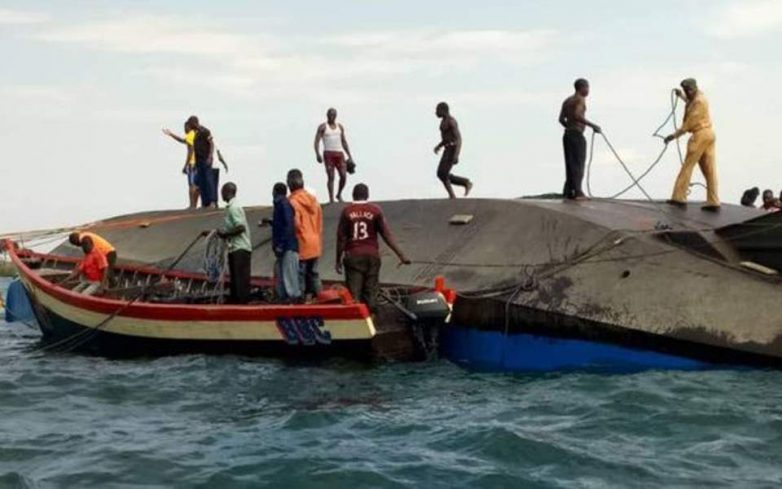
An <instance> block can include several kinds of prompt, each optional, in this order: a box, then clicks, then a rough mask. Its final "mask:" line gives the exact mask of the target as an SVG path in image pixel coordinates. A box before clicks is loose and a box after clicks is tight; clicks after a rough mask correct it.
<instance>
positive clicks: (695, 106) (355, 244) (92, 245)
mask: <svg viewBox="0 0 782 489" xmlns="http://www.w3.org/2000/svg"><path fill="white" fill-rule="evenodd" d="M680 86H681V89H679V88H677V89H675V94H676V96H678V97H679V98H681V99H682V100H684V101H685V102H686V107H685V113H684V120H683V122H682V125H681V127H680V128H679V129H677V130H676V132H674V133H673V134H670V135H669V136H667V137H666V138H665V144H668V143H670V142H671V141H673V140H674V139H677V138H679V137H681V136H682V135H684V134H686V133H690V134H691V137H690V139H689V141H688V143H687V156H686V158H685V160H684V163H683V165H682V167H681V169H680V172H679V175H678V177H677V179H676V184H675V185H674V190H673V194H672V196H671V199H669V200H668V203H669V204H671V205H673V206H677V207H684V206H686V205H687V203H686V198H687V190H688V188H689V184H690V179H691V176H692V171H693V169H694V168H695V165H696V164H697V165H699V166H700V169H701V171H702V173H703V174H704V176H705V178H706V187H707V202H706V205H704V206H703V207H702V209H703V210H705V211H712V212H714V211H718V210H719V209H720V201H719V197H718V196H717V176H716V166H715V140H716V138H715V135H714V131H713V129H712V124H711V117H710V114H709V106H708V102H707V101H706V98H705V97H704V95H703V93H702V92H701V91H700V90H699V88H698V85H697V82H696V81H695V80H694V79H692V78H688V79H685V80H683V81H682V82H681V84H680ZM574 88H575V92H574V93H573V94H572V95H571V96H569V97H568V98H566V99H565V101H564V102H563V103H562V107H561V109H560V113H559V117H558V121H559V123H560V124H561V125H562V126H563V127H564V129H565V132H564V135H563V137H562V145H563V152H564V156H565V186H564V189H563V197H564V198H565V199H571V200H574V201H580V200H587V197H586V195H585V194H584V192H583V190H582V187H581V185H582V180H583V177H584V165H585V160H586V153H587V147H586V139H585V138H584V135H583V133H584V131H585V129H586V128H587V127H589V128H591V129H592V130H593V131H594V132H595V133H598V134H599V133H601V132H602V129H601V128H600V126H598V125H597V124H595V123H593V122H591V121H589V120H588V119H587V118H586V98H587V96H588V95H589V82H587V80H585V79H583V78H579V79H578V80H576V81H575V83H574ZM435 116H436V117H437V118H439V119H440V126H439V129H440V142H439V143H438V144H437V145H436V146H435V147H434V152H435V154H439V153H440V151H441V150H442V156H441V159H440V163H439V165H438V167H437V178H438V179H439V180H440V181H441V182H442V184H443V186H444V187H445V190H446V192H447V193H448V197H449V198H451V199H454V198H456V194H455V193H454V190H453V187H454V186H460V187H463V188H464V195H465V196H467V195H468V194H469V193H470V191H471V190H472V187H473V183H472V181H471V180H470V179H468V178H465V177H460V176H457V175H454V174H453V173H452V170H453V167H454V166H455V165H456V164H458V163H459V156H460V153H461V148H462V135H461V131H460V130H459V125H458V123H457V121H456V119H455V118H454V117H453V115H451V110H450V107H449V106H448V104H447V103H445V102H440V103H439V104H437V107H436V109H435ZM184 131H185V134H184V136H178V135H177V134H174V133H173V132H172V131H170V130H169V129H163V133H164V134H165V135H167V136H169V137H171V138H172V139H174V140H175V141H177V142H180V143H182V144H184V145H185V146H186V148H187V153H186V157H185V164H184V166H183V168H182V172H183V173H184V174H185V175H186V176H187V182H188V200H189V207H190V208H195V207H197V206H198V201H199V199H200V201H201V207H203V208H216V207H217V204H218V202H217V195H216V189H217V186H218V182H219V172H218V170H217V169H215V168H213V162H214V155H215V152H216V153H217V157H218V159H219V160H220V162H221V163H222V164H223V167H224V168H225V170H226V172H227V171H228V167H227V165H226V163H225V161H224V159H223V158H222V155H221V154H220V152H219V150H216V148H215V143H214V138H213V136H212V133H211V131H209V129H207V128H206V127H204V126H203V125H201V123H200V121H199V119H198V117H196V116H191V117H189V118H188V119H187V121H185V124H184ZM313 146H314V150H315V159H316V160H317V162H318V163H319V164H323V165H324V168H325V170H326V177H327V189H328V194H329V203H333V202H334V201H335V199H336V200H337V201H340V202H342V201H343V192H344V190H345V186H346V184H347V175H348V173H353V172H354V171H355V168H356V164H355V162H354V161H353V156H352V154H351V152H350V147H349V145H348V141H347V137H346V132H345V127H344V126H343V125H342V124H341V123H339V122H337V111H336V109H334V108H330V109H328V111H327V112H326V121H325V122H323V123H322V124H320V125H318V127H317V129H316V132H315V140H314V145H313ZM335 175H336V176H338V177H339V180H338V182H337V189H336V194H335V192H334V190H335V189H334V184H335ZM237 190H238V189H237V186H236V184H234V183H232V182H229V183H226V184H225V185H223V187H222V188H221V196H222V199H223V200H224V201H225V203H226V206H225V221H224V224H223V226H222V227H221V228H220V229H218V230H215V231H214V232H216V234H217V235H218V236H219V237H220V238H222V239H224V240H226V242H227V250H228V266H229V269H230V277H231V280H230V287H231V289H230V290H231V292H230V301H231V302H232V303H234V304H245V303H247V301H248V300H249V294H250V269H251V257H252V244H251V243H252V241H251V239H250V227H249V225H248V224H247V218H246V216H245V213H244V210H243V209H242V207H241V206H239V205H238V204H237V203H236V194H237ZM747 192H748V193H749V194H752V195H749V194H748V193H745V195H744V198H742V204H744V205H753V206H754V204H748V203H747V202H749V200H750V198H751V200H752V201H753V202H754V200H755V199H756V198H757V196H758V195H757V194H758V191H757V189H751V190H748V191H747ZM272 199H273V202H274V213H273V218H272V219H271V225H272V249H273V251H274V255H275V257H276V262H275V267H274V270H275V278H276V290H277V297H278V298H279V300H281V301H284V302H291V303H296V302H300V301H305V300H308V299H310V298H313V297H316V296H317V295H318V294H319V293H320V290H321V282H320V274H319V270H318V267H319V260H320V257H321V256H322V254H323V240H322V234H323V211H322V209H321V206H320V203H319V202H318V200H317V198H316V197H315V196H314V195H312V194H311V193H310V192H308V191H307V190H306V189H305V187H304V176H303V174H302V172H301V171H300V170H298V169H292V170H290V171H289V172H288V174H287V179H286V182H285V183H282V182H278V183H276V184H275V185H274V186H273V188H272ZM763 208H765V209H767V210H777V209H779V208H782V204H779V200H778V199H775V198H774V195H773V193H772V192H771V191H770V190H769V191H766V192H764V195H763ZM211 232H213V231H205V232H204V233H205V234H208V233H211ZM379 237H381V238H383V239H384V240H385V241H386V243H387V244H388V245H389V247H390V248H391V249H392V250H393V251H394V253H395V254H396V255H397V257H398V258H399V260H400V261H401V262H402V263H410V260H409V259H408V258H407V256H406V255H405V254H404V253H403V252H402V251H401V250H400V249H399V247H398V246H397V244H396V242H395V241H394V238H393V236H392V234H391V232H390V230H389V227H388V225H387V223H386V220H385V217H384V215H383V211H382V209H381V208H380V207H379V206H378V205H376V204H372V203H370V202H369V187H368V186H367V185H365V184H363V183H359V184H358V185H356V186H355V187H354V188H353V202H352V203H350V204H349V205H347V206H346V207H345V208H344V209H343V211H342V213H341V215H340V221H339V225H338V227H337V247H336V262H335V263H336V272H337V273H340V274H341V273H343V271H344V273H345V278H346V284H347V286H348V289H349V290H350V292H351V294H352V295H353V297H354V298H356V299H358V300H360V301H362V302H364V303H366V304H367V305H368V306H369V307H370V308H374V306H375V303H376V302H375V301H376V297H377V293H378V281H379V272H380V265H381V263H380V253H379V242H378V238H379ZM71 243H72V244H74V245H75V246H80V247H81V248H82V249H83V251H84V253H85V260H84V261H83V263H82V264H81V265H80V267H79V268H78V269H77V270H76V271H75V272H74V277H75V276H78V275H81V278H82V283H81V284H80V286H79V287H78V288H79V290H80V291H83V292H85V293H94V292H95V291H97V290H99V289H100V288H101V286H105V284H106V282H107V277H108V276H110V271H111V268H112V267H113V265H114V262H115V261H116V252H115V251H114V248H113V247H112V246H111V245H110V244H109V243H108V242H106V241H105V240H103V239H102V238H100V237H99V236H96V235H88V234H85V233H82V234H79V233H74V235H72V236H71Z"/></svg>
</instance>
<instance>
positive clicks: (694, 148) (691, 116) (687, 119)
mask: <svg viewBox="0 0 782 489" xmlns="http://www.w3.org/2000/svg"><path fill="white" fill-rule="evenodd" d="M681 87H682V89H681V90H679V89H678V88H677V89H676V95H677V96H678V97H679V98H681V99H682V100H684V101H685V102H686V103H687V106H686V107H685V109H684V122H682V126H681V127H680V128H679V129H678V130H677V131H676V132H675V133H673V134H671V135H669V136H668V137H666V138H665V143H666V144H667V143H670V142H671V141H673V140H674V139H678V138H679V137H681V136H682V135H684V134H685V133H688V132H689V133H690V134H691V136H690V140H689V141H688V142H687V157H686V158H685V159H684V164H683V165H682V167H681V170H679V176H678V177H677V178H676V184H675V185H674V187H673V195H672V196H671V199H670V200H669V201H668V203H669V204H673V205H676V206H679V207H684V206H686V205H687V190H688V189H689V187H690V179H691V178H692V171H693V169H695V164H696V163H697V164H698V165H699V166H700V168H701V173H703V176H704V178H705V179H706V205H704V206H703V207H702V209H703V210H705V211H718V210H719V209H720V199H719V197H718V196H717V168H716V163H715V146H714V143H715V141H716V137H715V136H714V130H713V129H712V126H711V117H710V116H709V103H708V102H707V101H706V97H704V95H703V92H701V91H700V90H698V83H697V82H696V81H695V79H693V78H687V79H686V80H684V81H682V83H681ZM682 90H683V91H684V93H682Z"/></svg>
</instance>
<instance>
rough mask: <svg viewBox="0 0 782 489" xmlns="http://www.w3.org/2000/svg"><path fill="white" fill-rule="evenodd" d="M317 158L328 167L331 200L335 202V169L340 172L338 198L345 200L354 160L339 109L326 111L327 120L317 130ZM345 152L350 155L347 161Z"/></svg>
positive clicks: (328, 185) (327, 175)
mask: <svg viewBox="0 0 782 489" xmlns="http://www.w3.org/2000/svg"><path fill="white" fill-rule="evenodd" d="M321 141H323V154H321V152H320V142H321ZM314 146H315V158H316V159H317V160H318V163H323V164H324V165H325V167H326V177H327V178H328V182H327V187H328V190H329V202H330V203H331V202H334V170H335V169H336V170H337V171H338V172H339V189H338V190H337V200H339V201H340V202H343V200H342V191H343V190H344V189H345V184H347V177H348V175H347V166H348V163H349V162H351V161H352V160H353V157H352V156H351V155H350V147H349V146H348V140H347V138H345V128H344V127H343V126H342V124H339V123H338V122H337V109H334V108H330V109H329V110H328V111H326V122H324V123H323V124H321V125H319V126H318V130H317V131H316V132H315V144H314ZM345 154H347V155H348V158H347V161H346V160H345Z"/></svg>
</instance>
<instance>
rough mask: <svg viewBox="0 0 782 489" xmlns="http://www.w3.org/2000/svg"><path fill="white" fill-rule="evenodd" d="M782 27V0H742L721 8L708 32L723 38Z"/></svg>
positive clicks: (772, 30) (744, 36) (733, 37)
mask: <svg viewBox="0 0 782 489" xmlns="http://www.w3.org/2000/svg"><path fill="white" fill-rule="evenodd" d="M780 29H782V0H741V1H736V2H733V3H731V4H729V5H727V6H726V7H724V8H723V9H722V10H720V11H719V12H718V13H717V15H716V18H715V19H714V20H713V21H712V23H711V25H710V26H708V27H707V28H706V30H707V32H708V33H709V34H711V35H713V36H715V37H718V38H721V39H739V38H749V37H757V36H762V35H764V34H768V33H770V32H774V31H777V30H780Z"/></svg>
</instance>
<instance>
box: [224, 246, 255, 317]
mask: <svg viewBox="0 0 782 489" xmlns="http://www.w3.org/2000/svg"><path fill="white" fill-rule="evenodd" d="M250 257H252V253H250V252H249V251H247V250H236V251H232V252H230V253H228V271H229V273H230V274H231V297H230V302H231V304H247V300H248V298H249V297H250Z"/></svg>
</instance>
